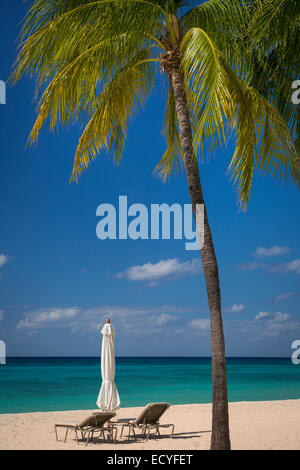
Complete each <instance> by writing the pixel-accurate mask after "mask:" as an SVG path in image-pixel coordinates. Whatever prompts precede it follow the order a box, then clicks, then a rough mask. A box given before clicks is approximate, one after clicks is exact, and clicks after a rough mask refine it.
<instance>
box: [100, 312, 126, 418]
mask: <svg viewBox="0 0 300 470" xmlns="http://www.w3.org/2000/svg"><path fill="white" fill-rule="evenodd" d="M101 333H102V335H103V338H102V352H101V374H102V385H101V389H100V392H99V395H98V399H97V402H96V403H97V406H98V408H100V410H102V411H116V410H118V409H119V408H120V397H119V394H118V390H117V387H116V384H115V347H114V336H115V330H114V327H113V326H112V324H111V323H110V320H107V322H106V323H105V325H104V327H103V328H102V330H101Z"/></svg>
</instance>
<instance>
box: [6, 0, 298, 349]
mask: <svg viewBox="0 0 300 470" xmlns="http://www.w3.org/2000/svg"><path fill="white" fill-rule="evenodd" d="M25 6H26V5H24V3H23V2H22V1H21V0H11V1H10V2H1V6H0V16H1V18H2V22H1V23H2V25H1V33H0V35H1V61H0V80H6V79H7V78H8V76H9V74H10V72H11V70H12V64H13V62H14V60H15V57H16V37H17V34H18V31H19V24H20V21H21V19H22V17H23V15H24V12H25ZM3 18H4V19H5V21H3ZM33 90H34V89H33V83H32V82H30V81H29V80H26V79H24V80H22V81H21V82H19V83H18V84H17V85H16V86H15V87H13V88H8V89H7V104H6V105H0V124H1V126H0V139H1V140H0V142H1V159H0V166H1V168H0V339H2V340H5V341H6V344H7V353H8V355H11V356H30V355H37V356H38V355H44V356H48V355H51V356H60V355H62V356H73V355H78V356H80V355H84V356H90V355H98V354H99V352H100V336H99V329H98V326H99V325H101V324H102V323H103V320H104V318H105V317H106V316H107V315H109V316H110V317H111V318H112V322H113V323H114V325H115V328H116V331H117V336H116V354H118V355H122V356H126V355H128V356H129V355H136V356H140V355H148V356H154V355H155V356H157V355H163V356H176V355H177V356H189V355H192V356H209V355H210V343H209V321H208V319H209V310H208V305H207V298H206V292H205V284H204V279H203V275H202V273H201V266H200V264H199V261H198V260H199V256H200V253H199V251H186V250H185V245H184V241H183V240H135V241H134V240H106V241H102V240H99V239H98V238H97V237H96V225H97V222H98V218H97V217H96V209H97V207H98V205H99V204H102V203H111V204H115V205H116V207H117V206H118V198H119V196H120V195H126V196H127V197H128V203H129V205H130V204H133V203H142V204H145V205H146V206H147V207H149V208H150V204H152V203H167V204H173V203H180V204H187V203H189V196H188V193H187V185H186V181H185V177H184V175H183V174H180V175H176V176H174V177H173V178H172V180H171V182H170V183H167V184H163V183H162V182H161V181H160V180H159V179H158V178H157V177H155V176H154V175H153V173H152V172H153V169H154V167H155V166H156V164H157V163H158V161H159V160H160V157H161V155H162V154H163V152H164V148H165V142H164V138H163V136H162V134H161V128H162V120H163V109H164V97H163V95H162V93H161V91H160V89H159V86H157V88H156V89H155V92H154V94H153V96H152V98H151V99H150V101H149V102H148V104H147V106H146V109H145V111H144V113H142V114H140V115H139V116H138V117H137V118H136V119H135V120H134V122H133V124H131V125H130V127H129V133H128V139H127V142H126V147H125V152H124V157H123V160H122V162H121V164H120V166H119V167H116V166H115V165H114V164H113V162H112V161H111V159H110V157H109V155H108V154H104V155H100V156H99V157H98V159H97V160H96V161H95V162H94V163H93V164H92V165H91V167H90V168H89V169H88V171H86V172H85V173H84V174H83V175H82V177H81V179H80V181H79V184H78V185H76V184H74V183H73V184H69V177H70V172H71V169H72V163H73V156H74V151H75V149H76V144H77V142H78V138H79V136H80V131H81V128H80V126H77V125H75V126H74V127H69V128H68V129H61V130H60V132H59V134H57V133H55V134H53V133H49V132H48V128H47V126H45V128H44V129H43V131H42V133H41V136H40V139H39V143H38V145H36V146H34V147H33V148H29V149H25V144H26V140H27V136H28V134H29V132H30V129H31V126H32V124H33V122H34V117H35V103H34V100H33ZM233 149H234V142H233V141H232V142H230V144H229V146H228V149H227V150H219V151H218V152H216V154H215V156H214V157H213V158H212V159H211V160H210V161H209V163H207V162H205V163H204V164H201V165H200V174H201V179H202V184H203V189H204V195H205V199H206V203H207V208H208V214H209V220H210V224H211V229H212V232H213V238H214V242H215V248H216V253H217V257H218V261H219V268H220V282H221V290H222V304H223V315H224V325H225V334H226V345H227V355H228V356H290V354H291V343H292V341H293V340H295V339H299V338H300V316H299V274H300V253H299V215H298V214H299V192H298V191H297V189H296V188H295V187H292V186H280V185H279V184H277V183H276V181H274V180H272V179H271V178H268V177H264V178H263V177H262V176H260V175H257V174H256V175H255V179H254V184H253V190H252V197H251V201H250V205H249V208H248V210H247V212H240V211H239V210H238V204H237V196H236V192H235V190H234V188H233V186H232V184H231V182H230V181H229V179H228V177H227V176H226V169H227V166H228V163H229V161H230V157H231V155H232V152H233ZM145 265H146V266H145ZM118 273H122V275H120V274H118ZM136 273H138V275H136Z"/></svg>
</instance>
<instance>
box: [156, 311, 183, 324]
mask: <svg viewBox="0 0 300 470" xmlns="http://www.w3.org/2000/svg"><path fill="white" fill-rule="evenodd" d="M177 318H178V317H174V316H172V315H170V314H168V313H162V314H161V315H159V316H157V317H154V318H153V324H154V325H155V326H164V325H166V324H167V323H169V321H171V320H175V319H177Z"/></svg>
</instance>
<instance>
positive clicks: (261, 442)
mask: <svg viewBox="0 0 300 470" xmlns="http://www.w3.org/2000/svg"><path fill="white" fill-rule="evenodd" d="M141 409H142V408H140V407H139V408H122V409H121V410H119V411H118V413H117V417H118V418H130V417H133V418H134V417H136V416H137V415H138V413H139V412H140V410H141ZM94 411H98V410H81V411H77V410H76V411H56V412H46V413H40V412H39V413H22V414H2V415H0V449H67V450H69V449H74V450H99V449H106V450H122V449H123V450H125V449H126V450H140V449H149V450H160V449H170V450H172V449H174V450H175V449H176V450H186V449H188V450H207V449H209V445H210V437H211V405H210V404H193V405H174V406H172V407H171V408H170V409H169V410H168V411H167V412H166V414H165V416H164V417H163V419H162V420H161V422H162V423H174V424H175V433H174V438H173V439H170V438H169V436H168V434H167V430H162V433H161V434H162V435H161V438H157V437H152V438H150V440H149V441H144V440H142V439H141V438H138V439H137V441H129V440H128V439H127V437H126V436H125V439H122V440H120V439H119V438H118V439H117V442H116V443H114V444H112V443H109V442H104V441H103V440H102V439H97V440H96V441H94V442H92V443H90V444H89V445H88V447H85V445H84V443H83V442H81V443H80V444H79V445H78V444H77V443H76V441H75V436H74V434H73V433H72V434H71V435H70V436H69V437H68V440H67V442H66V443H64V442H57V441H56V439H55V433H54V424H55V423H76V422H80V421H81V419H82V418H85V417H86V416H87V415H88V414H89V413H91V412H94ZM299 423H300V400H282V401H267V402H240V403H230V430H231V443H232V449H245V450H246V449H249V450H255V449H276V450H281V449H286V450H287V449H294V450H296V449H297V450H299V449H300V426H299Z"/></svg>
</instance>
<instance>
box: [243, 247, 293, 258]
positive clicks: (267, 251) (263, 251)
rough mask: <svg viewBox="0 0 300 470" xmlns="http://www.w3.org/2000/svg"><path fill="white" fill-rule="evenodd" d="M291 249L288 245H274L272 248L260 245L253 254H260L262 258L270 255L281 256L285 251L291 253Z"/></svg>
mask: <svg viewBox="0 0 300 470" xmlns="http://www.w3.org/2000/svg"><path fill="white" fill-rule="evenodd" d="M290 251H291V250H290V249H289V247H288V246H272V247H270V248H264V247H262V246H259V247H258V248H256V250H255V252H254V253H252V254H253V256H258V257H260V258H264V257H270V256H279V255H283V254H285V253H289V252H290Z"/></svg>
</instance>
